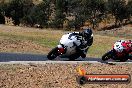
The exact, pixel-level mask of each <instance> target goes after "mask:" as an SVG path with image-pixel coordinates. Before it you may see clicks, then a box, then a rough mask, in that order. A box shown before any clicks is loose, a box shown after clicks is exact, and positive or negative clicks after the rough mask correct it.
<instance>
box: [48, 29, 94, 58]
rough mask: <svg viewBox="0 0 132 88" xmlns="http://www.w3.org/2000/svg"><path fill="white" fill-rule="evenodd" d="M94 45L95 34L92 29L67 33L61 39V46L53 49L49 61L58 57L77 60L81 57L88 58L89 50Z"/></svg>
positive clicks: (49, 54)
mask: <svg viewBox="0 0 132 88" xmlns="http://www.w3.org/2000/svg"><path fill="white" fill-rule="evenodd" d="M92 43H93V34H92V30H91V29H87V30H84V31H83V32H73V33H67V34H64V35H63V36H62V38H61V39H60V42H59V45H57V46H56V47H55V48H53V49H52V50H51V51H50V52H49V53H48V55H47V58H48V59H49V60H53V59H55V58H56V57H57V56H60V57H66V58H69V60H75V59H77V58H79V57H80V56H81V57H82V58H85V57H86V53H87V51H88V48H89V47H90V46H91V45H92Z"/></svg>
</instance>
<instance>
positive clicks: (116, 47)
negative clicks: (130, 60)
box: [113, 41, 124, 52]
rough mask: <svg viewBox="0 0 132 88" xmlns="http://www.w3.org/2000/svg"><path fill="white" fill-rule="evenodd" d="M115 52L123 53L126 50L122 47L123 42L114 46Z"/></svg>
mask: <svg viewBox="0 0 132 88" xmlns="http://www.w3.org/2000/svg"><path fill="white" fill-rule="evenodd" d="M113 48H114V50H116V51H117V52H122V51H123V50H124V47H123V46H122V41H117V42H116V43H115V44H114V47H113Z"/></svg>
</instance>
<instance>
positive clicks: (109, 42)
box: [0, 27, 126, 57]
mask: <svg viewBox="0 0 132 88" xmlns="http://www.w3.org/2000/svg"><path fill="white" fill-rule="evenodd" d="M3 29H6V30H3ZM3 29H1V28H0V38H3V39H5V38H8V39H11V40H24V41H31V42H33V43H35V44H37V45H39V46H43V47H48V48H49V49H52V48H53V47H55V46H56V45H57V44H58V43H59V40H60V38H61V36H62V35H63V34H64V31H59V30H56V31H55V30H45V29H44V30H38V31H36V30H35V29H31V28H30V29H29V28H24V29H25V30H24V29H23V28H22V29H21V28H17V27H11V28H8V27H4V28H3ZM119 39H126V37H125V38H123V37H121V38H120V37H114V36H107V35H101V34H97V33H96V34H94V42H93V45H92V46H91V47H90V49H89V51H88V54H87V56H90V57H101V56H102V55H103V54H104V53H106V52H107V51H109V50H111V49H112V46H113V44H114V42H115V41H117V40H119ZM14 51H15V50H14ZM45 51H46V50H45ZM37 52H38V51H37ZM46 52H49V51H46Z"/></svg>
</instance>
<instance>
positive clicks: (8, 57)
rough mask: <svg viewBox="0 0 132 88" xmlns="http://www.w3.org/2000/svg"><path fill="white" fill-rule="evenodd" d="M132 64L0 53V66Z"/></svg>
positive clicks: (129, 61)
mask: <svg viewBox="0 0 132 88" xmlns="http://www.w3.org/2000/svg"><path fill="white" fill-rule="evenodd" d="M83 62H88V63H132V60H128V61H127V62H114V61H112V60H109V61H107V62H104V61H102V60H101V58H91V57H86V58H81V57H80V58H78V59H76V60H75V61H69V59H68V58H60V57H57V58H56V59H55V60H48V59H47V57H46V55H42V54H21V53H0V64H29V63H36V64H46V63H83Z"/></svg>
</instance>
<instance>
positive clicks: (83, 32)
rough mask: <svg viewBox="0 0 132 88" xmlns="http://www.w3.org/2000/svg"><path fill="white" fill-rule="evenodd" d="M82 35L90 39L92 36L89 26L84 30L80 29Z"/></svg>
mask: <svg viewBox="0 0 132 88" xmlns="http://www.w3.org/2000/svg"><path fill="white" fill-rule="evenodd" d="M81 34H82V36H83V37H85V38H86V39H90V38H91V37H92V36H93V32H92V30H91V29H90V28H88V29H85V30H84V31H82V33H81Z"/></svg>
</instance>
